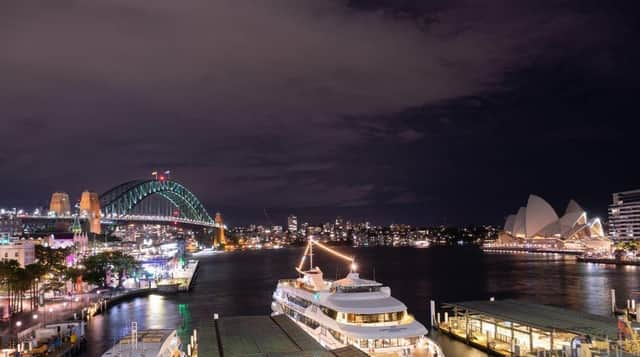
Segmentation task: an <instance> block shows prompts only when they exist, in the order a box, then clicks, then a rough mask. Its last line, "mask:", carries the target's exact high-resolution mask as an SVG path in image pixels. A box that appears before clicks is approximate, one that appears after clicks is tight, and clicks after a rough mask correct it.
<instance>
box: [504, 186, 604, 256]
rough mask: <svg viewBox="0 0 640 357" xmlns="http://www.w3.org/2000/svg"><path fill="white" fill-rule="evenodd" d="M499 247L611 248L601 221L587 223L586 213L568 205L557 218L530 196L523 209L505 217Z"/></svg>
mask: <svg viewBox="0 0 640 357" xmlns="http://www.w3.org/2000/svg"><path fill="white" fill-rule="evenodd" d="M498 244H525V245H545V246H548V247H550V248H558V249H563V248H567V249H577V250H589V249H593V250H602V249H609V248H610V247H611V240H609V239H608V238H607V237H606V236H605V235H604V230H603V229H602V223H601V222H600V219H598V218H594V219H592V220H588V219H587V213H586V212H585V211H584V209H582V207H580V205H579V204H578V203H577V202H576V201H574V200H571V201H569V204H568V205H567V208H566V210H565V212H564V214H563V215H562V216H560V217H558V215H557V214H556V211H555V210H554V209H553V207H551V205H550V204H549V203H547V201H545V200H544V199H542V198H541V197H540V196H536V195H529V199H528V200H527V205H526V207H520V209H518V212H517V213H516V214H511V215H509V216H507V219H506V222H505V225H504V229H503V231H502V232H501V234H500V236H499V239H498Z"/></svg>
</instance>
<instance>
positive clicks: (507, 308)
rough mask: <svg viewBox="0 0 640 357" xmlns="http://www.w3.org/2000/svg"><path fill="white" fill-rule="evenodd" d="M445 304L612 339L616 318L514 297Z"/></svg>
mask: <svg viewBox="0 0 640 357" xmlns="http://www.w3.org/2000/svg"><path fill="white" fill-rule="evenodd" d="M445 306H450V307H456V308H458V309H465V310H468V311H469V312H470V313H472V314H482V315H488V316H491V317H494V318H497V319H500V320H504V321H512V322H516V323H519V324H522V325H528V326H531V327H534V328H539V329H543V330H552V329H555V330H556V331H565V332H571V333H575V334H578V335H590V336H598V337H601V338H606V337H609V338H615V337H616V336H617V334H618V327H617V320H616V319H615V318H613V317H606V316H600V315H593V314H588V313H584V312H579V311H574V310H568V309H563V308H559V307H554V306H549V305H540V304H533V303H529V302H524V301H516V300H501V301H486V300H482V301H465V302H456V303H447V304H445Z"/></svg>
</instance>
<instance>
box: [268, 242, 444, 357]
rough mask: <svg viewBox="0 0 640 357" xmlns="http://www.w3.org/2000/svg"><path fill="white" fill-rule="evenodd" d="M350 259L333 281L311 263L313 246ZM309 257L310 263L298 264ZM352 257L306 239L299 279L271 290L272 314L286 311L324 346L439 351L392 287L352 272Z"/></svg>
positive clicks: (374, 351)
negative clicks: (342, 273)
mask: <svg viewBox="0 0 640 357" xmlns="http://www.w3.org/2000/svg"><path fill="white" fill-rule="evenodd" d="M314 245H315V246H317V247H320V248H322V249H324V250H326V251H328V252H330V253H332V254H334V255H336V256H337V257H339V258H342V259H344V260H347V261H349V262H350V263H351V272H350V273H349V274H348V275H347V276H346V277H345V278H344V279H340V280H336V281H329V280H325V279H324V277H323V274H322V271H321V270H320V268H318V267H313V246H314ZM307 257H309V258H310V259H309V269H308V270H302V267H303V266H304V263H305V259H306V258H307ZM355 269H356V265H355V262H354V259H353V258H352V257H348V256H345V255H343V254H340V253H338V252H336V251H334V250H332V249H330V248H329V247H327V246H325V245H323V244H321V243H319V242H316V241H314V240H310V241H309V243H308V244H307V248H306V250H305V252H304V255H303V257H302V259H301V261H300V264H299V266H298V267H297V269H296V270H297V271H298V273H299V274H300V277H299V278H298V279H287V280H280V281H279V282H278V286H277V288H276V291H275V292H274V293H273V302H272V304H271V309H272V310H273V314H274V315H277V314H285V315H287V316H288V317H289V318H291V319H292V320H293V321H295V322H296V323H297V324H298V325H299V326H301V328H302V329H303V330H304V331H306V332H307V333H308V334H309V335H311V336H312V337H313V338H315V339H316V340H317V341H318V342H319V343H320V344H321V345H323V346H324V347H325V348H327V349H330V350H332V349H336V348H340V347H344V346H346V345H354V346H356V347H357V348H359V349H361V350H362V351H364V352H366V353H368V354H370V355H373V356H375V355H377V354H385V356H388V355H389V354H393V353H396V354H397V355H398V356H408V355H413V354H414V352H416V350H420V351H419V352H423V353H420V355H426V356H444V354H443V353H442V350H441V349H440V347H439V346H438V345H437V344H435V342H433V341H432V340H430V339H428V338H427V337H426V334H427V329H426V328H425V327H424V326H423V325H422V324H421V323H420V322H418V321H417V320H416V319H414V318H413V316H411V315H410V314H409V313H408V312H407V307H406V306H405V305H404V304H403V303H402V302H400V301H398V300H397V299H395V298H393V297H392V296H391V289H390V288H389V287H386V286H383V285H382V284H381V283H379V282H377V281H373V280H366V279H363V278H361V277H360V276H359V274H358V273H356V272H355Z"/></svg>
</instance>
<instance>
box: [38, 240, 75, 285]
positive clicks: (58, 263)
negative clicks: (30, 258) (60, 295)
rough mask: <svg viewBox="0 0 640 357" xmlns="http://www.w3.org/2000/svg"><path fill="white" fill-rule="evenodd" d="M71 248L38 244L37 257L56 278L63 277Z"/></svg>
mask: <svg viewBox="0 0 640 357" xmlns="http://www.w3.org/2000/svg"><path fill="white" fill-rule="evenodd" d="M69 254H71V249H69V248H64V249H53V248H51V247H45V246H42V245H36V259H37V260H38V262H39V263H40V264H42V265H43V266H44V267H45V270H46V271H48V272H49V273H51V274H52V275H53V276H54V277H56V278H61V277H62V275H63V274H64V270H65V269H66V259H67V256H68V255H69Z"/></svg>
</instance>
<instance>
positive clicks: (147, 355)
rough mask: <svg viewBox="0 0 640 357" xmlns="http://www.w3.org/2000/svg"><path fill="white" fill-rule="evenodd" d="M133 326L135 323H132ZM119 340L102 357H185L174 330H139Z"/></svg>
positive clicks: (133, 330)
mask: <svg viewBox="0 0 640 357" xmlns="http://www.w3.org/2000/svg"><path fill="white" fill-rule="evenodd" d="M134 324H135V323H134ZM134 326H135V327H134V328H132V331H131V334H129V335H127V336H125V337H123V338H121V339H120V340H119V341H118V342H117V343H116V344H115V345H114V346H113V347H111V348H110V349H109V350H108V351H107V352H105V353H103V354H102V357H186V354H185V353H184V352H182V351H181V350H180V348H181V347H182V343H181V341H180V337H178V334H177V332H176V330H168V329H167V330H164V329H155V330H140V331H137V325H134Z"/></svg>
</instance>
